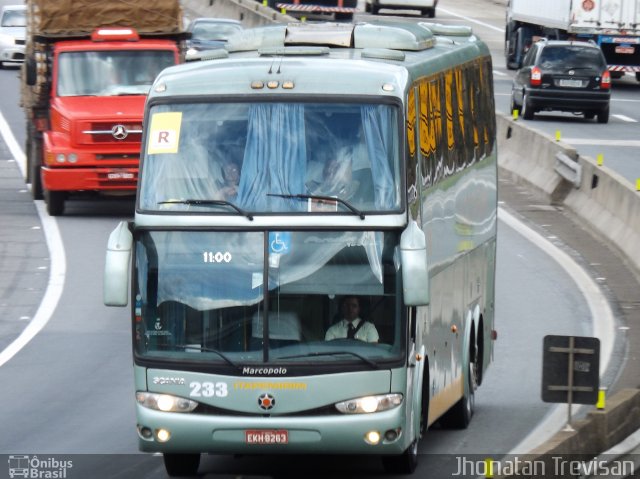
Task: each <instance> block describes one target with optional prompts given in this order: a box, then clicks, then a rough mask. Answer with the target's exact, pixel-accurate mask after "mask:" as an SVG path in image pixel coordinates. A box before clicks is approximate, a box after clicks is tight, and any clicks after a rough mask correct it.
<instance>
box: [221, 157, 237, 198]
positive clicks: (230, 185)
mask: <svg viewBox="0 0 640 479" xmlns="http://www.w3.org/2000/svg"><path fill="white" fill-rule="evenodd" d="M222 177H223V178H224V184H223V185H222V187H221V188H220V193H221V195H222V199H224V200H227V201H234V200H235V199H236V197H237V196H238V185H239V184H240V165H239V164H238V163H237V162H236V161H233V160H231V161H227V162H226V163H225V164H224V165H223V166H222Z"/></svg>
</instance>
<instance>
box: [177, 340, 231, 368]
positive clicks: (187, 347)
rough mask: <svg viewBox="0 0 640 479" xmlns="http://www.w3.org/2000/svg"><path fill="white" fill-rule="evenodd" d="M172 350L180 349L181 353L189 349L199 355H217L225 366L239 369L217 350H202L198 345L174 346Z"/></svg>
mask: <svg viewBox="0 0 640 479" xmlns="http://www.w3.org/2000/svg"><path fill="white" fill-rule="evenodd" d="M174 348H175V349H182V350H183V351H187V350H190V349H195V350H197V351H200V352H201V353H214V354H217V355H218V356H220V357H221V358H222V359H224V361H225V362H226V363H227V364H229V365H231V366H233V367H234V368H240V366H238V365H237V364H236V363H234V362H233V361H231V359H229V358H228V357H227V356H226V355H225V354H223V353H221V352H220V351H218V350H217V349H210V348H204V347H202V346H198V345H195V344H176V345H175V346H174Z"/></svg>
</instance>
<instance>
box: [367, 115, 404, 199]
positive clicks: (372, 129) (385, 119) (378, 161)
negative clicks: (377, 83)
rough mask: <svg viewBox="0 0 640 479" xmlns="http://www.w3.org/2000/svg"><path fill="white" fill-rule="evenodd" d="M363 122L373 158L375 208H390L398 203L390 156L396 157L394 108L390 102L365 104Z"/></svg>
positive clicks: (368, 147)
mask: <svg viewBox="0 0 640 479" xmlns="http://www.w3.org/2000/svg"><path fill="white" fill-rule="evenodd" d="M361 111H362V124H363V127H364V136H365V141H366V143H367V150H368V152H369V158H370V160H371V173H372V175H373V184H374V198H375V205H376V208H378V209H381V210H388V209H391V208H393V207H394V206H395V205H396V204H397V201H396V188H395V185H394V181H393V174H392V172H391V169H390V168H389V160H390V159H391V158H394V157H395V153H394V148H395V145H394V141H393V139H394V138H395V135H394V134H393V132H395V131H396V125H395V124H394V122H393V112H392V110H391V109H390V108H389V107H387V106H371V105H366V106H363V107H362V109H361Z"/></svg>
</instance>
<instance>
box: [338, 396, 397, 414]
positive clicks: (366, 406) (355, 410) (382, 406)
mask: <svg viewBox="0 0 640 479" xmlns="http://www.w3.org/2000/svg"><path fill="white" fill-rule="evenodd" d="M400 404H402V394H382V395H379V396H365V397H361V398H355V399H349V400H348V401H342V402H339V403H336V409H337V410H338V411H340V412H341V413H344V414H368V413H372V412H380V411H386V410H387V409H393V408H394V407H398V406H399V405H400Z"/></svg>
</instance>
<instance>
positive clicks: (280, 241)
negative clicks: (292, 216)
mask: <svg viewBox="0 0 640 479" xmlns="http://www.w3.org/2000/svg"><path fill="white" fill-rule="evenodd" d="M290 248H291V233H290V232H287V231H272V232H270V233H269V252H270V253H276V254H288V253H289V249H290Z"/></svg>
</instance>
